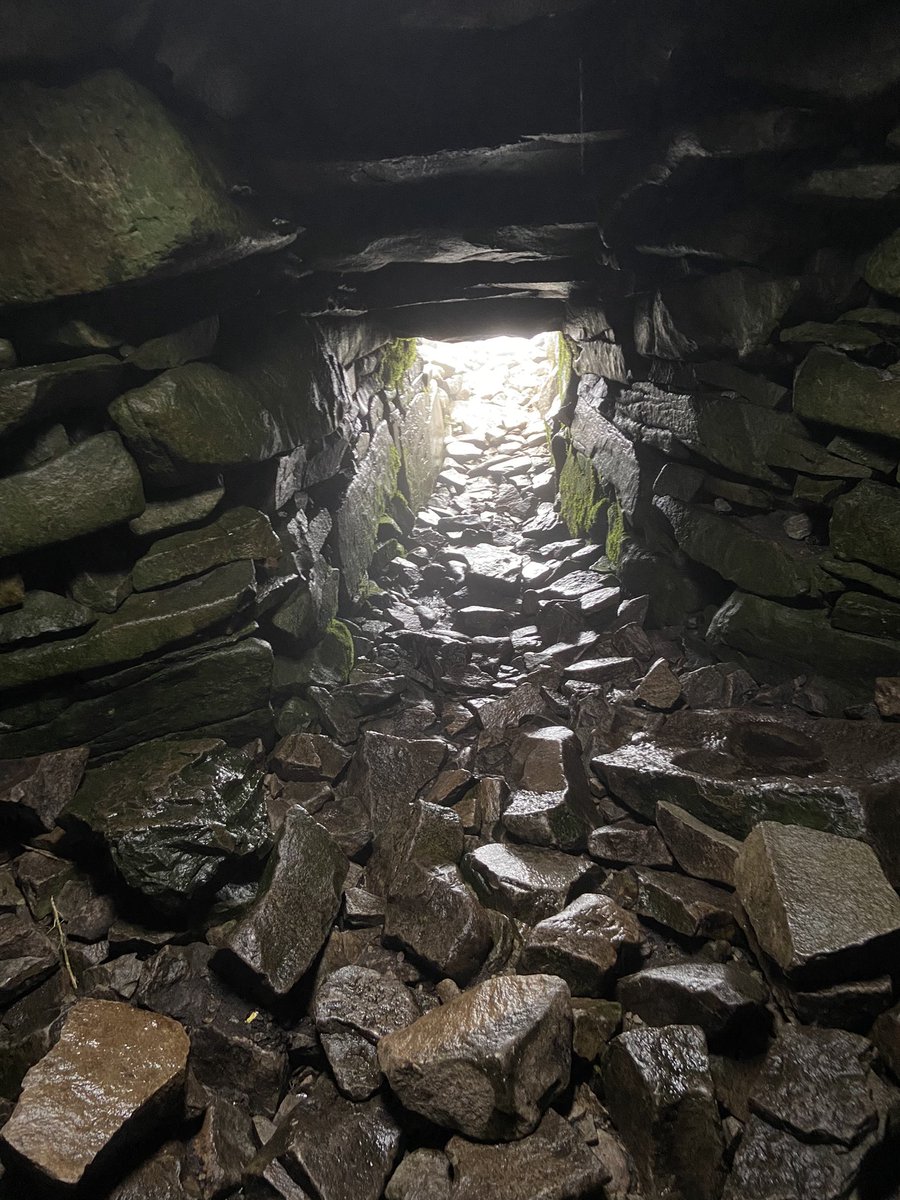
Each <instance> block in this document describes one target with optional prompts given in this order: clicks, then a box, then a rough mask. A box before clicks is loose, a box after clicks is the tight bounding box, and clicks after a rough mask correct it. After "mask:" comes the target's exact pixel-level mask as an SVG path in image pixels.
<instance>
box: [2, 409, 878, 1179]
mask: <svg viewBox="0 0 900 1200" xmlns="http://www.w3.org/2000/svg"><path fill="white" fill-rule="evenodd" d="M553 494H554V472H553V469H552V467H551V466H550V460H549V457H548V450H547V437H546V430H545V428H544V426H543V422H542V420H541V419H540V418H539V417H538V416H537V415H536V414H532V415H530V416H528V417H527V418H526V416H525V415H524V414H523V416H522V417H517V418H513V419H512V423H511V425H509V426H507V427H495V428H487V429H481V430H478V431H474V432H473V431H470V429H468V428H467V427H465V426H463V427H461V428H459V427H458V428H457V429H456V431H455V433H454V435H453V436H452V437H451V439H450V441H449V442H448V457H447V460H446V465H445V467H444V469H443V471H442V473H441V475H440V477H439V479H438V486H437V490H436V492H435V495H434V497H433V498H432V499H431V500H430V501H429V503H428V505H427V507H425V508H424V509H423V510H422V512H421V513H420V514H419V518H418V521H417V523H416V525H415V527H414V528H413V529H412V531H411V533H410V535H409V536H408V537H407V538H406V549H405V553H403V554H402V555H399V556H396V555H395V557H393V558H392V559H390V561H387V562H384V563H383V564H382V565H381V566H380V567H379V568H378V569H377V578H378V579H379V584H380V586H379V588H378V589H377V590H376V591H375V592H373V593H372V594H371V595H370V596H369V599H368V602H367V604H366V606H365V607H364V608H363V609H362V610H361V611H360V612H358V613H357V615H356V617H355V619H354V620H352V621H349V623H348V628H349V629H350V630H352V632H353V635H354V641H355V647H356V652H357V654H358V658H357V661H356V664H355V666H354V667H353V670H352V672H351V673H350V677H349V679H348V680H347V681H346V682H344V683H342V684H337V685H334V686H331V687H328V688H325V687H320V688H318V689H316V691H315V703H316V705H317V706H318V711H319V713H320V717H319V722H320V724H319V725H318V726H317V727H316V726H314V723H313V721H312V719H311V718H307V725H308V729H304V728H302V722H300V721H299V720H298V724H297V728H296V731H295V732H291V733H288V734H287V735H286V736H285V737H283V738H282V739H281V740H280V741H279V742H278V743H277V745H276V746H275V748H274V750H273V751H272V752H271V753H270V754H267V753H266V751H265V748H264V747H263V746H262V744H261V743H257V744H256V745H254V746H253V747H250V748H249V749H245V750H244V751H236V750H231V749H228V748H227V747H226V746H225V745H224V743H223V742H222V741H221V740H216V739H211V738H206V739H193V740H190V741H187V740H173V741H170V742H156V743H150V744H147V745H144V746H141V747H138V748H136V749H134V750H131V751H129V752H128V753H126V754H124V755H122V756H121V757H119V758H117V759H115V760H114V761H112V762H110V763H108V764H106V765H102V766H99V767H96V768H94V769H92V770H91V771H89V773H88V774H87V777H86V778H85V780H84V781H83V782H81V776H82V773H83V770H84V754H83V753H81V752H80V751H63V752H60V753H58V754H53V755H48V756H45V757H41V758H38V759H34V760H30V761H27V762H24V763H21V764H19V765H18V766H17V767H16V768H15V769H12V768H7V769H6V775H5V776H4V781H3V789H4V790H3V792H2V794H0V796H2V799H3V801H4V803H5V805H6V809H7V812H8V813H9V814H10V816H11V817H15V818H18V819H19V820H26V819H27V820H30V821H32V822H33V823H34V824H33V828H36V827H37V825H38V824H42V825H43V826H44V827H45V828H46V827H51V826H54V825H55V828H54V830H53V832H52V833H50V834H49V835H44V836H43V837H41V836H39V837H37V838H35V839H33V840H32V841H31V843H30V848H27V849H25V850H24V852H22V853H20V854H19V855H18V857H16V858H15V859H14V860H13V861H12V862H11V863H9V865H7V866H6V867H5V868H3V872H2V874H0V880H2V881H3V893H2V894H3V897H4V914H3V915H2V916H0V925H2V942H0V953H2V970H3V975H2V983H3V997H4V1000H5V1002H6V1003H7V1005H8V1008H7V1010H6V1014H5V1016H4V1018H3V1020H2V1023H0V1037H2V1039H3V1047H4V1053H5V1064H6V1065H5V1067H4V1072H3V1076H2V1079H3V1095H4V1097H5V1101H4V1104H5V1109H6V1114H7V1115H8V1118H9V1119H8V1120H7V1122H6V1124H5V1125H4V1126H3V1129H2V1131H0V1146H2V1153H3V1161H4V1163H5V1164H6V1168H7V1173H6V1175H5V1176H4V1177H3V1180H2V1181H0V1195H4V1196H5V1195H9V1196H10V1198H11V1200H12V1197H14V1196H16V1197H17V1196H20V1195H21V1194H22V1192H21V1190H17V1189H21V1188H23V1187H33V1188H35V1189H36V1191H35V1193H34V1194H35V1195H38V1196H40V1195H44V1194H46V1195H47V1196H48V1197H49V1196H51V1195H53V1194H55V1193H53V1191H52V1188H51V1185H53V1184H55V1183H57V1182H60V1183H65V1184H74V1183H77V1182H78V1181H80V1180H84V1181H85V1185H84V1186H85V1187H88V1188H90V1189H92V1190H90V1192H89V1194H90V1195H92V1196H95V1195H101V1194H102V1195H104V1196H109V1197H111V1198H115V1200H124V1198H126V1197H128V1198H132V1197H133V1198H137V1197H141V1198H142V1200H145V1198H147V1197H150V1196H156V1195H160V1196H166V1197H167V1198H168V1197H182V1196H183V1197H197V1196H204V1197H215V1196H223V1197H224V1196H229V1195H233V1196H235V1197H237V1196H240V1197H246V1198H248V1200H250V1198H260V1200H277V1198H278V1197H281V1198H282V1200H307V1198H309V1197H314V1198H317V1200H379V1198H380V1197H382V1196H385V1197H387V1200H432V1198H434V1197H436V1198H438V1200H441V1198H443V1200H460V1198H467V1200H479V1198H481V1197H483V1196H484V1195H485V1194H486V1193H488V1192H489V1193H490V1194H491V1195H493V1196H496V1197H498V1198H499V1200H522V1198H523V1197H528V1198H529V1200H530V1198H532V1197H541V1198H543V1200H580V1198H583V1200H595V1198H597V1197H608V1198H609V1200H634V1198H635V1197H643V1198H646V1200H651V1198H654V1197H660V1198H662V1197H665V1198H670V1197H671V1198H681V1200H707V1198H708V1200H717V1198H722V1197H727V1198H729V1200H744V1198H746V1197H748V1196H755V1195H760V1196H765V1197H794V1196H796V1197H798V1198H802V1200H807V1198H808V1200H838V1198H840V1197H845V1196H848V1195H850V1194H851V1192H853V1191H854V1189H855V1188H857V1187H859V1188H860V1189H865V1188H873V1187H877V1186H881V1185H882V1184H884V1183H885V1182H886V1180H887V1179H889V1178H892V1177H893V1172H894V1166H895V1162H896V1160H895V1158H894V1156H893V1155H892V1153H891V1151H890V1145H891V1141H890V1139H891V1136H892V1135H891V1129H892V1123H893V1122H894V1121H896V1119H897V1117H898V1114H900V1089H898V1088H897V1087H896V1086H894V1084H893V1083H892V1082H891V1072H897V1071H900V1050H898V1046H900V1041H898V1036H900V1034H898V1031H900V1006H898V1007H894V1008H892V1007H891V1005H892V1000H893V983H892V972H893V971H894V969H895V964H896V961H897V955H898V952H900V899H898V897H897V893H896V892H895V891H894V888H893V887H892V886H891V882H889V879H888V876H890V879H891V880H892V881H893V882H894V883H896V880H897V878H898V854H897V851H896V849H895V841H894V838H895V835H894V834H893V832H892V831H888V830H887V829H886V824H887V823H886V821H885V815H884V813H883V811H882V809H883V804H884V791H885V787H886V786H889V787H890V788H891V789H893V788H894V787H896V786H897V783H896V780H897V775H898V772H900V767H898V764H900V730H898V729H896V727H894V726H890V725H876V724H869V725H860V724H859V723H853V722H849V721H846V720H838V719H834V720H829V719H821V720H819V721H813V720H811V719H810V718H809V717H807V716H806V715H805V714H803V713H802V711H801V710H800V709H798V708H797V707H796V706H790V705H782V706H781V707H775V706H773V699H774V697H773V696H772V694H771V690H770V689H767V688H765V687H760V686H759V685H758V684H756V683H755V681H754V680H753V679H752V678H751V677H750V676H749V675H748V674H747V672H746V671H745V670H743V669H742V668H741V667H739V666H737V665H736V664H727V663H726V664H722V663H720V662H717V661H715V660H714V658H713V656H712V654H711V653H710V652H709V651H708V650H707V649H706V648H705V647H704V646H703V645H702V643H700V642H698V641H697V640H696V638H691V637H686V636H685V631H684V630H683V629H679V628H676V627H671V628H669V629H665V630H659V629H652V628H647V627H646V616H647V610H648V599H647V597H643V598H639V599H629V598H627V597H626V596H625V595H624V594H623V590H622V587H621V583H620V580H619V578H618V576H617V575H616V572H615V569H614V567H613V564H612V562H611V561H610V559H609V557H608V556H607V555H606V554H605V553H604V550H603V548H602V547H601V546H597V545H593V544H591V543H589V542H587V541H584V540H583V539H581V538H577V537H575V538H573V537H571V536H570V533H569V530H568V529H567V528H566V526H565V524H564V523H563V522H562V521H561V519H560V517H559V515H558V513H557V512H556V510H555V508H554V505H553V502H552V500H551V497H552V496H553ZM316 728H317V729H318V731H314V730H315V729H316ZM863 759H864V760H865V761H866V762H867V763H868V764H869V765H870V767H871V766H874V765H875V764H876V763H879V764H881V765H880V766H879V767H878V768H877V773H878V774H879V775H880V779H881V783H880V784H879V785H873V783H872V781H871V775H870V774H866V773H865V772H862V771H861V770H860V768H859V763H860V762H861V761H862V760H863ZM888 781H891V782H890V783H889V782H888ZM48 792H50V793H51V794H52V796H53V798H54V799H53V802H52V804H51V805H50V806H49V807H48ZM873 847H874V848H873ZM876 851H877V852H876ZM100 864H102V867H101V868H100V870H99V871H98V866H100ZM886 872H887V874H886ZM864 1034H868V1036H864ZM188 1047H189V1048H190V1057H189V1058H188V1057H187V1050H188ZM154 1147H155V1148H154ZM4 1189H5V1190H4ZM29 1194H31V1193H29ZM855 1194H859V1195H864V1194H868V1193H867V1192H865V1191H864V1190H860V1191H859V1192H856V1193H855ZM873 1194H874V1193H873Z"/></svg>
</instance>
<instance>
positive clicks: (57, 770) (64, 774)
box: [0, 746, 89, 830]
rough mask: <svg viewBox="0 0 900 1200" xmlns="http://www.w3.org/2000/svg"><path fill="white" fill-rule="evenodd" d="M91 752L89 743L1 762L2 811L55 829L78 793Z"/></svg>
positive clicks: (0, 791)
mask: <svg viewBox="0 0 900 1200" xmlns="http://www.w3.org/2000/svg"><path fill="white" fill-rule="evenodd" d="M88 754H89V750H88V748H87V747H86V746H78V747H76V748H75V749H73V750H60V751H58V752H57V753H55V754H44V755H41V756H40V757H37V758H21V759H15V760H13V759H11V760H8V761H5V762H0V813H3V814H5V815H6V816H7V818H8V819H11V820H13V821H14V820H16V819H19V820H21V821H22V822H23V823H25V824H26V825H28V824H30V825H31V826H32V827H36V828H38V829H41V830H49V829H52V828H53V826H54V825H55V824H56V819H57V817H58V816H59V814H60V813H61V812H62V810H63V809H64V808H65V807H66V805H67V804H68V803H69V801H70V800H71V799H72V797H73V796H74V795H75V792H76V790H77V788H78V785H79V783H80V782H81V779H82V777H83V775H84V768H85V764H86V763H87V760H88Z"/></svg>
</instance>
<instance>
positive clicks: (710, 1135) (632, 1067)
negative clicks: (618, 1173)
mask: <svg viewBox="0 0 900 1200" xmlns="http://www.w3.org/2000/svg"><path fill="white" fill-rule="evenodd" d="M603 1085H604V1093H605V1096H606V1103H607V1106H608V1108H609V1111H610V1114H611V1116H612V1119H613V1121H614V1123H615V1125H616V1128H617V1129H618V1130H619V1132H620V1133H621V1135H622V1137H623V1138H624V1140H625V1144H626V1145H627V1147H628V1149H629V1151H630V1152H631V1154H632V1156H633V1157H634V1161H635V1164H636V1166H637V1170H638V1174H639V1175H640V1179H641V1183H642V1185H643V1187H644V1188H645V1190H646V1191H647V1192H648V1193H649V1194H650V1195H659V1196H666V1197H669V1198H671V1200H715V1198H716V1197H718V1195H719V1193H720V1191H721V1187H722V1177H723V1163H722V1155H723V1150H724V1141H723V1137H722V1129H721V1125H720V1121H719V1112H718V1108H717V1106H716V1099H715V1093H714V1090H713V1083H712V1077H711V1076H710V1071H709V1057H708V1055H707V1051H706V1039H705V1038H704V1036H703V1032H702V1030H700V1029H698V1028H697V1027H696V1026H694V1025H667V1026H664V1027H662V1028H659V1029H634V1030H631V1031H630V1032H627V1033H622V1034H620V1035H619V1036H618V1037H617V1038H614V1039H613V1041H612V1042H611V1043H610V1045H609V1049H608V1051H607V1053H606V1056H605V1058H604V1061H603Z"/></svg>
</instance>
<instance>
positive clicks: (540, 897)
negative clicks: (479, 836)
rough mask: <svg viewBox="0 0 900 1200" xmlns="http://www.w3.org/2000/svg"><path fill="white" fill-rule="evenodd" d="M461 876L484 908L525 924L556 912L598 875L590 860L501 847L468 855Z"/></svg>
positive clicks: (496, 844)
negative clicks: (491, 909) (473, 889)
mask: <svg viewBox="0 0 900 1200" xmlns="http://www.w3.org/2000/svg"><path fill="white" fill-rule="evenodd" d="M462 871H463V874H464V875H465V876H466V877H467V878H468V879H470V880H471V882H472V886H473V887H474V888H475V891H476V892H477V893H478V895H479V896H480V898H481V900H482V903H484V904H486V905H487V906H488V908H496V909H498V910H499V911H500V912H502V913H505V914H506V916H508V917H514V918H515V919H516V920H520V921H529V922H537V921H542V920H543V919H544V918H545V917H550V916H553V914H554V913H558V912H559V910H560V909H561V908H565V906H566V905H567V904H568V903H569V901H570V900H571V899H572V898H573V897H574V896H575V894H576V892H578V891H579V890H585V889H587V888H588V887H590V885H591V883H592V882H594V881H596V882H599V880H600V878H601V876H602V874H603V872H602V871H601V869H600V867H598V866H597V864H596V863H594V862H592V861H591V860H590V859H589V858H583V857H576V856H575V855H572V854H563V853H562V852H561V851H559V850H544V849H542V848H539V847H537V846H515V845H504V844H501V843H500V842H494V843H493V844H491V845H488V846H479V847H478V848H477V849H476V850H472V851H470V852H469V853H468V854H467V855H465V857H464V858H463V861H462Z"/></svg>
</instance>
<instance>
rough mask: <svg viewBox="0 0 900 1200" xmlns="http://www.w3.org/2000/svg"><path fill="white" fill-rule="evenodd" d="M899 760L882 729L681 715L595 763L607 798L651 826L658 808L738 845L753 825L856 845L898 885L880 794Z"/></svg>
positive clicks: (892, 730)
mask: <svg viewBox="0 0 900 1200" xmlns="http://www.w3.org/2000/svg"><path fill="white" fill-rule="evenodd" d="M898 757H900V730H898V729H897V728H896V727H895V726H892V725H887V724H884V723H881V724H879V723H876V722H868V721H862V722H861V721H846V720H839V719H836V718H830V719H814V718H810V717H805V716H801V715H800V714H798V713H797V712H796V710H776V711H775V712H769V711H766V712H763V711H760V710H759V709H729V710H727V711H724V712H722V711H719V712H715V711H710V712H692V711H690V710H682V711H680V712H676V713H672V714H671V715H670V716H667V717H666V718H665V720H664V722H663V724H662V725H661V726H660V727H659V728H658V729H657V730H656V731H655V732H654V734H653V735H652V736H651V737H649V738H642V739H638V740H635V741H633V742H630V743H628V744H626V745H623V746H620V747H619V749H617V750H613V751H610V752H608V753H603V754H601V755H599V756H598V757H597V758H595V759H594V760H593V764H592V765H593V767H594V769H595V770H596V771H597V773H598V775H599V776H600V778H601V780H602V781H603V783H604V784H605V785H606V786H607V788H608V789H609V791H610V793H611V794H612V795H613V796H615V797H616V798H617V799H619V800H621V801H622V802H623V803H625V804H627V805H628V806H629V808H632V809H634V810H635V811H636V812H638V813H640V814H641V815H642V816H644V817H647V818H648V819H649V820H653V819H654V816H655V810H656V805H657V803H658V802H659V801H665V802H667V803H671V804H675V805H677V806H678V807H680V808H683V809H685V810H686V811H687V812H688V813H690V815H691V816H693V817H696V818H698V819H699V820H700V821H703V822H705V823H706V824H708V825H711V826H713V828H715V829H718V830H720V831H722V832H724V833H727V834H729V835H730V836H731V837H734V838H738V839H741V838H745V837H746V836H747V834H748V833H749V832H750V830H751V829H752V828H753V826H754V825H756V824H757V823H758V822H760V821H779V822H784V823H788V824H796V825H809V826H812V827H814V828H818V829H824V830H827V831H829V832H831V833H835V834H839V835H841V836H843V837H854V838H862V839H863V840H865V841H869V842H870V843H871V844H873V845H876V846H877V847H878V854H879V858H880V860H881V862H882V865H883V867H884V869H885V871H886V873H887V875H888V877H889V878H890V879H892V880H895V881H896V879H897V878H900V866H898V864H900V841H898V842H897V845H896V846H895V841H894V839H895V826H894V824H892V823H891V822H889V821H887V820H886V819H885V814H884V810H883V806H882V802H881V799H880V796H881V792H880V789H881V788H882V787H883V786H884V781H885V780H887V779H889V778H893V776H894V774H895V773H896V770H897V767H896V764H897V761H898Z"/></svg>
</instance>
